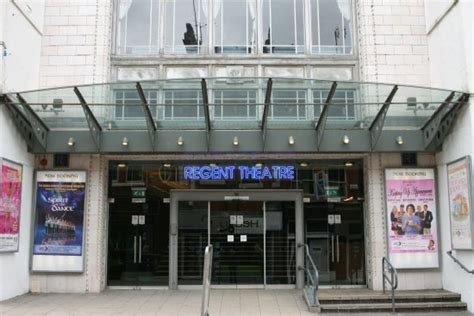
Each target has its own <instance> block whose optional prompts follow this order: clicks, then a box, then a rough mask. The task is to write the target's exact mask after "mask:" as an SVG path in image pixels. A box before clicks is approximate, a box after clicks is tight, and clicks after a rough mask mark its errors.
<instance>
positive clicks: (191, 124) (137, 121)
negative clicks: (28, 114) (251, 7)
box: [7, 78, 462, 130]
mask: <svg viewBox="0 0 474 316" xmlns="http://www.w3.org/2000/svg"><path fill="white" fill-rule="evenodd" d="M333 84H334V82H332V81H323V80H310V79H283V78H281V79H280V78H275V79H272V82H271V85H269V81H268V78H208V79H205V80H204V81H203V79H173V80H154V81H142V82H140V83H139V84H138V85H137V82H124V83H106V84H95V85H83V86H78V87H77V89H76V91H75V88H76V87H61V88H54V89H45V90H36V91H27V92H20V93H18V94H17V93H8V94H7V96H8V97H9V98H10V100H11V103H12V104H14V105H15V106H18V105H19V104H20V103H21V101H20V100H19V98H22V99H24V100H23V101H24V103H26V106H29V107H30V108H31V109H32V110H33V111H34V113H36V114H37V116H38V117H39V119H41V120H42V121H43V122H44V124H45V125H46V126H47V127H48V128H49V129H50V130H63V129H74V130H81V129H84V130H87V129H89V125H88V123H87V121H86V116H85V111H84V104H82V103H81V102H80V99H79V96H78V95H81V96H82V98H83V100H84V101H85V103H86V104H85V105H86V106H87V107H89V108H90V110H91V112H92V114H93V116H94V117H95V119H96V121H97V122H98V123H99V125H100V126H101V127H102V129H103V130H146V129H147V128H149V127H148V125H147V115H148V117H149V118H151V119H152V120H153V121H154V122H155V124H156V128H157V129H158V130H160V129H166V130H200V129H202V130H204V129H206V128H209V129H210V130H252V129H261V128H262V126H265V127H266V128H268V129H314V128H315V127H316V126H317V124H318V120H319V119H320V117H321V114H322V113H323V112H324V108H325V105H326V103H328V104H329V105H330V106H327V111H326V113H327V117H325V120H326V125H325V128H326V129H356V130H363V129H369V128H370V127H371V125H372V123H373V122H374V119H375V118H376V116H377V114H378V113H379V111H380V110H381V109H382V107H383V105H384V103H385V102H387V99H388V97H389V95H390V93H391V91H392V90H393V88H394V85H388V84H380V83H362V82H337V83H336V84H337V85H336V86H335V87H334V88H335V90H334V91H331V88H332V87H333ZM397 87H398V90H397V91H396V92H395V94H394V96H393V98H392V99H391V102H390V106H389V108H388V112H387V113H386V117H385V122H384V124H383V129H397V130H400V129H401V130H410V129H420V128H422V127H423V126H424V125H425V124H426V122H427V121H428V120H429V119H430V117H431V116H432V115H433V114H434V113H435V112H436V111H437V110H438V109H439V108H440V106H442V105H443V104H445V101H446V100H447V99H448V97H450V96H451V94H452V93H453V92H452V91H448V90H440V89H430V88H422V87H411V86H401V85H398V86H397ZM268 88H270V89H271V91H270V93H267V92H268V91H267V89H268ZM140 90H141V91H142V92H143V96H144V99H141V97H140ZM330 92H332V96H331V98H330V100H328V96H329V95H330ZM461 95H462V93H461V92H454V95H452V96H451V98H450V100H452V101H453V102H455V101H456V100H457V99H458V98H459V97H460V96H461ZM266 107H267V110H265V108H266ZM146 108H148V109H149V111H148V110H147V109H146ZM19 109H21V111H24V109H22V108H21V107H19ZM263 121H265V123H264V122H263ZM208 125H209V126H208Z"/></svg>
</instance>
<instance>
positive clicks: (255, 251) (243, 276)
mask: <svg viewBox="0 0 474 316" xmlns="http://www.w3.org/2000/svg"><path fill="white" fill-rule="evenodd" d="M263 228H264V227H263V202H242V201H232V202H211V244H212V245H213V247H214V256H213V260H212V261H213V262H212V267H213V269H212V284H263V282H264V280H263V261H264V260H263V256H264V250H263V248H264V246H263V234H264V230H263Z"/></svg>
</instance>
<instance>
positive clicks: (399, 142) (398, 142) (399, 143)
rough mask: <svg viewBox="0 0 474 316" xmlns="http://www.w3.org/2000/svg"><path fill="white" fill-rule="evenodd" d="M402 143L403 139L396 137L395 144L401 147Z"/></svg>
mask: <svg viewBox="0 0 474 316" xmlns="http://www.w3.org/2000/svg"><path fill="white" fill-rule="evenodd" d="M403 142H404V141H403V138H402V137H401V136H398V137H397V144H398V145H403Z"/></svg>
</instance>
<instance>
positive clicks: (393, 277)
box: [382, 257, 398, 313]
mask: <svg viewBox="0 0 474 316" xmlns="http://www.w3.org/2000/svg"><path fill="white" fill-rule="evenodd" d="M385 267H387V268H385ZM386 271H388V272H390V278H389V277H388V275H387V274H386V273H385V272H386ZM382 273H383V278H382V284H383V293H384V294H385V281H387V282H388V284H390V287H391V292H392V313H395V290H396V289H397V287H398V273H397V269H395V267H394V266H393V265H392V264H391V263H390V261H389V260H388V259H387V258H386V257H383V259H382Z"/></svg>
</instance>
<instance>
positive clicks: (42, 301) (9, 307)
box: [0, 289, 472, 316]
mask: <svg viewBox="0 0 474 316" xmlns="http://www.w3.org/2000/svg"><path fill="white" fill-rule="evenodd" d="M200 309H201V291H199V290H179V291H171V290H141V291H133V290H107V291H104V292H102V293H100V294H26V295H22V296H18V297H15V298H13V299H10V300H7V301H3V302H1V303H0V315H2V316H3V315H5V316H6V315H21V316H23V315H38V316H40V315H48V316H50V315H101V316H102V315H163V316H165V315H166V316H168V315H169V316H172V315H183V316H192V315H200ZM209 309H210V315H211V316H214V315H216V316H217V315H221V316H232V315H239V316H240V315H245V316H247V315H248V316H254V315H255V316H264V315H265V316H266V315H268V316H277V315H285V316H286V315H288V316H293V315H307V316H309V315H315V314H312V313H310V312H308V310H307V307H306V305H305V302H304V300H303V298H302V295H301V291H297V290H221V289H213V290H211V299H210V308H209ZM332 315H336V314H332ZM337 315H344V314H337ZM350 315H351V316H354V314H350ZM356 315H357V314H356ZM365 315H367V314H365ZM373 315H377V316H380V315H393V314H383V313H378V314H373ZM397 315H415V316H426V314H423V313H404V314H397ZM430 315H439V316H441V315H450V316H467V315H470V314H469V313H466V312H465V313H459V312H458V313H446V312H444V313H432V314H430ZM471 315H472V314H471Z"/></svg>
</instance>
